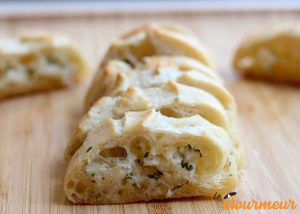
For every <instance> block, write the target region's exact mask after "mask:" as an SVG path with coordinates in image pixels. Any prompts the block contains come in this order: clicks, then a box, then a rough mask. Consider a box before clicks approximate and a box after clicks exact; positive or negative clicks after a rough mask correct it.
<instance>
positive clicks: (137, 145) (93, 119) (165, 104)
mask: <svg viewBox="0 0 300 214" xmlns="http://www.w3.org/2000/svg"><path fill="white" fill-rule="evenodd" d="M142 29H143V28H142ZM172 29H173V28H172ZM174 29H177V27H174ZM178 29H180V27H178ZM139 31H140V29H139V30H136V31H134V32H133V33H130V35H131V34H135V33H136V32H139ZM188 35H189V34H188ZM146 42H149V41H146ZM175 47H176V46H175ZM110 51H111V50H110ZM198 51H199V50H198ZM130 53H131V52H130ZM147 54H149V55H146V56H144V55H143V57H141V58H137V60H136V61H128V59H124V57H122V56H120V55H117V57H112V58H111V59H109V60H108V59H107V58H106V59H105V60H104V62H102V63H100V66H99V70H98V71H97V72H96V74H95V78H94V80H93V83H92V86H91V88H90V90H89V92H88V93H87V96H86V106H87V107H89V106H90V105H91V104H92V103H93V105H92V107H91V108H90V109H88V111H87V113H86V115H85V116H84V117H83V118H82V119H81V121H80V122H79V124H78V126H77V128H76V130H75V132H74V134H73V136H72V138H71V140H70V142H69V145H68V147H67V148H66V151H65V158H66V160H67V161H69V165H68V169H67V173H66V177H65V181H64V188H65V193H66V195H67V197H68V199H69V200H71V201H72V202H74V203H89V204H110V203H126V202H133V201H141V200H144V201H147V200H151V199H163V198H178V197H189V196H199V195H204V196H213V195H214V194H215V193H216V192H218V193H219V194H226V193H228V191H231V190H232V189H233V188H234V187H235V186H236V184H237V181H238V172H239V169H240V168H241V166H242V162H243V157H244V153H243V147H242V145H241V142H240V140H239V138H238V136H237V131H236V122H235V120H236V119H235V116H236V115H235V114H236V106H235V101H234V98H233V97H232V95H231V94H230V93H229V92H228V91H227V90H226V89H225V88H224V86H223V83H222V81H221V79H220V78H219V77H218V75H217V73H216V72H214V71H213V70H212V69H211V68H210V67H209V66H208V65H207V64H205V63H204V62H203V61H201V60H199V59H196V58H195V57H194V58H191V57H190V56H189V55H188V54H186V55H183V52H182V55H178V56H173V55H172V54H166V55H157V54H155V53H154V54H153V53H147Z"/></svg>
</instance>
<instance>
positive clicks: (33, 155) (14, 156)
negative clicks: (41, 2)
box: [0, 11, 300, 214]
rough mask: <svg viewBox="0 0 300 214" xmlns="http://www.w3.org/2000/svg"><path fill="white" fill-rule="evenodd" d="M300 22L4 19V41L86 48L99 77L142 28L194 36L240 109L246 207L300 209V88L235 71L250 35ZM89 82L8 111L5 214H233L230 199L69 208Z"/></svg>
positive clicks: (17, 103)
mask: <svg viewBox="0 0 300 214" xmlns="http://www.w3.org/2000/svg"><path fill="white" fill-rule="evenodd" d="M299 18H300V13H298V12H287V11H286V12H278V11H277V12H276V11H274V12H271V11H269V12H248V13H229V12H226V13H222V12H218V13H209V12H207V13H205V12H203V13H201V14H197V13H193V14H187V13H186V14H178V13H177V14H153V15H150V14H147V15H143V16H142V15H132V16H129V15H127V16H124V15H112V16H110V15H106V16H81V17H75V16H74V17H52V18H49V17H48V18H26V19H21V18H11V19H1V20H0V36H1V37H3V36H8V35H15V34H17V33H20V32H28V31H32V30H33V31H37V30H38V31H39V30H46V31H49V32H57V33H65V34H67V35H69V36H71V37H72V38H73V39H74V40H75V41H77V42H78V44H79V46H80V47H81V48H82V50H83V52H84V54H85V56H86V58H87V60H88V62H89V64H90V66H91V68H92V70H94V69H95V68H96V65H97V64H98V62H99V60H100V58H101V56H102V55H103V53H104V51H105V50H106V48H107V47H108V45H109V44H110V42H112V41H113V40H114V39H115V38H117V36H118V35H119V34H120V33H122V32H125V31H126V30H128V29H131V28H133V27H135V26H137V25H139V24H142V23H145V22H149V21H168V22H174V23H179V24H183V25H185V26H186V27H189V28H191V29H192V30H193V31H194V32H195V33H196V34H197V35H198V36H199V38H200V39H202V40H203V42H204V43H205V44H206V45H207V46H208V47H209V48H210V49H211V50H212V53H213V54H214V56H215V59H216V61H217V63H218V66H219V72H220V73H221V76H222V77H223V78H224V80H225V82H226V84H227V86H228V88H229V90H230V91H231V92H232V93H233V95H234V96H235V98H236V102H237V105H238V108H239V127H240V130H241V131H240V134H241V138H242V139H243V141H244V144H245V149H246V154H247V158H246V163H245V167H244V170H243V172H242V175H241V181H240V184H239V186H238V187H237V188H236V190H235V191H236V192H237V197H236V198H237V199H238V200H241V201H249V200H252V199H255V200H262V201H276V200H277V201H279V200H282V201H286V200H289V199H292V200H294V201H296V203H298V204H299V202H300V166H299V164H300V87H290V86H284V85H275V84H269V83H264V82H257V81H249V80H243V79H241V78H239V77H237V76H235V74H234V72H233V70H232V68H231V59H232V54H233V51H234V50H235V48H236V46H237V44H238V43H239V41H240V40H241V38H242V37H244V35H245V34H246V33H247V32H249V31H251V30H252V29H255V28H258V27H260V28H269V27H270V26H272V25H274V24H282V23H284V24H286V23H292V22H295V21H299ZM90 78H91V77H90ZM89 81H90V79H89V80H87V81H86V82H85V83H84V84H82V85H80V86H78V87H75V88H73V89H66V90H57V91H52V92H47V93H39V94H34V95H28V96H23V97H18V98H13V99H7V100H4V101H1V102H0V213H38V214H39V213H96V212H98V213H110V212H112V213H129V214H134V213H166V214H167V213H180V214H181V213H223V212H224V213H225V210H224V209H223V201H222V200H208V199H204V198H201V197H200V198H192V199H177V200H168V201H162V202H148V203H132V204H125V205H105V206H77V205H72V204H71V203H69V202H68V201H67V200H66V198H65V196H64V193H63V177H64V173H65V167H66V165H65V163H64V161H63V152H64V148H65V147H66V144H67V142H68V140H69V137H70V135H71V133H72V129H73V128H74V126H75V124H76V122H77V121H78V119H79V118H80V116H81V115H82V99H83V96H84V94H85V91H86V89H87V87H88V85H89ZM228 212H229V211H226V213H228ZM231 212H232V213H244V212H245V211H244V210H233V211H231ZM248 212H251V213H252V212H253V213H257V212H259V211H258V210H252V211H248ZM261 212H263V213H264V212H267V213H269V212H270V211H268V210H267V211H261ZM293 212H294V213H300V206H298V207H297V208H296V210H294V211H293ZM273 213H292V211H291V210H289V211H284V210H276V211H273Z"/></svg>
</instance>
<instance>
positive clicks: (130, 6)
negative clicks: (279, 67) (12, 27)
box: [0, 0, 300, 17]
mask: <svg viewBox="0 0 300 214" xmlns="http://www.w3.org/2000/svg"><path fill="white" fill-rule="evenodd" d="M299 9H300V1H297V0H290V1H284V0H277V1H276V0H265V1H264V0H260V1H259V0H252V1H251V0H245V1H243V0H242V1H237V0H228V1H226V0H213V1H209V0H203V1H195V0H185V1H166V0H165V1H158V0H156V1H137V0H136V1H132V0H131V1H122V0H118V1H91V0H89V1H13V0H10V1H0V17H15V16H51V15H74V14H77V15H80V14H81V15H87V14H88V15H99V14H111V13H145V12H151V13H153V12H165V11H168V12H170V11H172V12H184V11H187V12H198V11H235V10H236V11H241V10H242V11H243V10H244V11H245V10H246V11H249V10H299Z"/></svg>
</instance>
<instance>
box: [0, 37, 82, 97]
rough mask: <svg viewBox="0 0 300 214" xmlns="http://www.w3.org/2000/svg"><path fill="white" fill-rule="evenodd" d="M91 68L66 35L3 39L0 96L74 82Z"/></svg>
mask: <svg viewBox="0 0 300 214" xmlns="http://www.w3.org/2000/svg"><path fill="white" fill-rule="evenodd" d="M87 72H88V69H87V66H86V63H85V61H84V59H83V58H82V56H81V54H80V53H79V50H78V49H77V48H76V47H75V46H74V45H73V43H72V42H71V41H70V40H69V39H68V38H67V37H65V36H50V35H42V34H32V35H29V34H28V35H23V36H20V37H16V38H7V39H2V40H0V98H4V97H9V96H15V95H20V94H25V93H30V92H36V91H42V90H49V89H54V88H59V87H63V86H70V85H73V84H75V83H78V82H79V81H81V80H82V79H83V78H85V76H86V75H87Z"/></svg>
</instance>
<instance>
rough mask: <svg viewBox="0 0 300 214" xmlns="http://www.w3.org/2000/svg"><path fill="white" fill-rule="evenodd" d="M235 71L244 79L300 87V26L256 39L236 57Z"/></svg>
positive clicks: (251, 39)
mask: <svg viewBox="0 0 300 214" xmlns="http://www.w3.org/2000/svg"><path fill="white" fill-rule="evenodd" d="M233 66H234V68H235V69H236V70H237V71H238V72H239V73H241V74H242V75H244V76H248V77H253V78H257V79H264V80H271V81H276V82H286V83H292V84H300V25H298V26H294V27H288V28H287V27H285V28H282V29H280V30H274V31H271V30H270V28H266V31H265V32H261V33H260V34H257V35H253V36H251V37H249V38H248V39H246V40H245V41H244V42H243V43H242V44H241V46H240V47H239V48H238V50H237V51H236V53H235V56H234V60H233Z"/></svg>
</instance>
